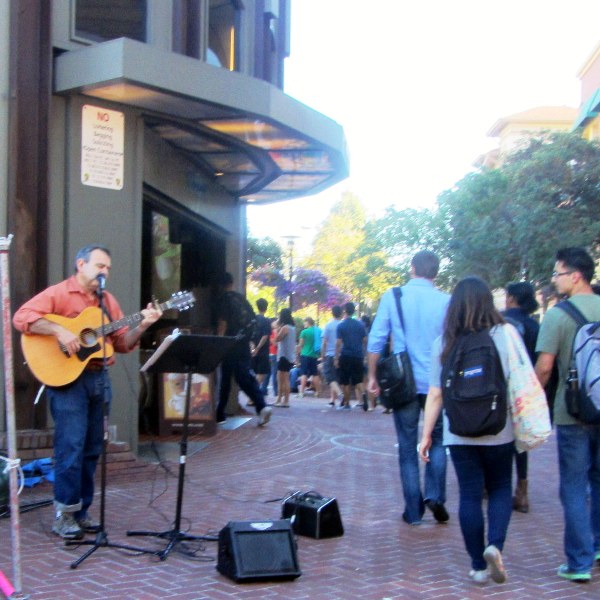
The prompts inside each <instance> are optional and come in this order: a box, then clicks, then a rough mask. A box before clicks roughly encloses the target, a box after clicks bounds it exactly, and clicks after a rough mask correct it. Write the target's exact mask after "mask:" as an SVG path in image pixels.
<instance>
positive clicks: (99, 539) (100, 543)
mask: <svg viewBox="0 0 600 600" xmlns="http://www.w3.org/2000/svg"><path fill="white" fill-rule="evenodd" d="M97 279H98V284H99V285H98V291H97V295H98V299H99V301H100V312H101V326H100V332H101V337H102V340H103V344H102V394H103V400H102V429H103V438H102V439H103V441H102V454H101V455H100V523H99V525H98V531H97V532H96V538H95V539H94V541H92V540H83V541H81V540H67V541H66V542H65V544H66V545H67V546H92V547H91V548H90V549H89V550H88V551H87V552H86V553H85V554H83V555H82V556H80V557H79V558H78V559H77V560H76V561H74V562H72V563H71V569H76V568H77V567H78V566H79V565H80V564H81V563H82V562H83V561H84V560H85V559H86V558H88V556H90V555H92V554H93V553H94V552H95V551H96V550H98V548H121V549H123V550H131V551H133V552H136V553H143V554H154V555H160V552H157V551H155V550H148V549H146V548H137V547H134V546H126V545H123V544H113V543H110V542H109V541H108V534H107V533H106V529H105V527H104V521H105V513H106V454H107V446H108V413H109V411H108V405H109V400H108V388H109V383H110V382H109V378H108V364H107V362H108V361H107V357H106V340H105V328H106V321H105V318H106V309H105V306H104V288H105V285H106V277H105V276H104V274H102V273H100V274H99V275H98V276H97Z"/></svg>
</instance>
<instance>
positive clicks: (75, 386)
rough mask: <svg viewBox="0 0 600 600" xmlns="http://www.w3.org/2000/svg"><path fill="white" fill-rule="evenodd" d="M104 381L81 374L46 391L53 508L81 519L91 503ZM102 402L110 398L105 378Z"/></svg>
mask: <svg viewBox="0 0 600 600" xmlns="http://www.w3.org/2000/svg"><path fill="white" fill-rule="evenodd" d="M103 383H104V377H103V374H102V372H92V371H83V373H82V374H81V376H80V377H78V378H77V379H76V380H75V381H74V382H73V383H71V384H69V385H67V386H64V387H59V388H52V387H48V388H47V394H48V398H49V400H50V410H51V413H52V418H53V419H54V426H55V431H54V463H55V464H54V505H55V508H56V509H57V510H61V511H64V512H72V513H74V516H75V518H81V517H83V516H85V514H86V513H87V509H88V508H89V507H90V506H91V504H92V501H93V499H94V475H95V473H96V465H97V464H98V458H99V457H100V454H101V452H102V444H103V440H104V417H103V414H104V411H103V404H104V398H105V395H104V390H103ZM106 386H107V388H106V400H107V402H108V404H109V406H107V414H108V408H109V407H110V400H111V397H112V392H111V386H110V378H108V376H107V378H106Z"/></svg>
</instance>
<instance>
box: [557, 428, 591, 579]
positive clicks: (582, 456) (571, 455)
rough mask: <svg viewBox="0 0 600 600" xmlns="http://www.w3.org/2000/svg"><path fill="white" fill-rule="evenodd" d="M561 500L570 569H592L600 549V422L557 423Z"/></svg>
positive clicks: (587, 571)
mask: <svg viewBox="0 0 600 600" xmlns="http://www.w3.org/2000/svg"><path fill="white" fill-rule="evenodd" d="M556 440H557V445H558V464H559V474H560V501H561V503H562V505H563V512H564V519H565V533H564V547H565V554H566V556H567V560H568V566H569V570H570V571H573V572H575V573H589V572H590V571H591V569H592V565H593V564H594V554H595V553H596V552H600V425H557V426H556Z"/></svg>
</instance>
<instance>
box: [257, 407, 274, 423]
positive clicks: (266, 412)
mask: <svg viewBox="0 0 600 600" xmlns="http://www.w3.org/2000/svg"><path fill="white" fill-rule="evenodd" d="M272 412H273V410H272V409H271V407H270V406H265V407H264V408H263V409H262V410H261V411H260V413H259V415H258V416H259V419H258V426H259V427H263V426H264V425H266V424H267V423H268V422H269V421H270V420H271V413H272Z"/></svg>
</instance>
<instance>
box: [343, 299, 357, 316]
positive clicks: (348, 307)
mask: <svg viewBox="0 0 600 600" xmlns="http://www.w3.org/2000/svg"><path fill="white" fill-rule="evenodd" d="M355 310H356V307H355V306H354V302H346V304H344V312H345V313H346V314H347V315H348V316H350V315H353V314H354V311H355Z"/></svg>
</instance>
